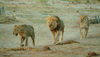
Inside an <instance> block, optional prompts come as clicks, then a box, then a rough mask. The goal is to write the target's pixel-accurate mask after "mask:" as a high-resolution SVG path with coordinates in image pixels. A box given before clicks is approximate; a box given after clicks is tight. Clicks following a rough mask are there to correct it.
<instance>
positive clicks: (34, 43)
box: [31, 36, 35, 46]
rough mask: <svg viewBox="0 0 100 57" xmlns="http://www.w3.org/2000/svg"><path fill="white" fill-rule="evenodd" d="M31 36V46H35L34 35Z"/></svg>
mask: <svg viewBox="0 0 100 57" xmlns="http://www.w3.org/2000/svg"><path fill="white" fill-rule="evenodd" d="M31 38H32V43H33V46H35V36H31Z"/></svg>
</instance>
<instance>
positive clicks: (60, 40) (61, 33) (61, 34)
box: [59, 31, 64, 43]
mask: <svg viewBox="0 0 100 57" xmlns="http://www.w3.org/2000/svg"><path fill="white" fill-rule="evenodd" d="M63 33H64V31H61V38H60V40H59V42H60V43H61V42H62V40H63Z"/></svg>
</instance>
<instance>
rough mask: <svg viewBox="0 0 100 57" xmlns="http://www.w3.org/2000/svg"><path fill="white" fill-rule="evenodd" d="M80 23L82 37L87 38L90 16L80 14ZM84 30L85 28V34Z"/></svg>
mask: <svg viewBox="0 0 100 57" xmlns="http://www.w3.org/2000/svg"><path fill="white" fill-rule="evenodd" d="M79 24H80V35H81V38H80V39H83V38H87V34H88V30H89V20H88V16H80V21H79ZM82 30H84V32H85V34H83V33H84V32H83V31H82Z"/></svg>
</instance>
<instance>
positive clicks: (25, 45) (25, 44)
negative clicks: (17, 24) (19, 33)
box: [24, 37, 28, 47]
mask: <svg viewBox="0 0 100 57" xmlns="http://www.w3.org/2000/svg"><path fill="white" fill-rule="evenodd" d="M27 45H28V38H27V37H26V38H25V41H24V47H27Z"/></svg>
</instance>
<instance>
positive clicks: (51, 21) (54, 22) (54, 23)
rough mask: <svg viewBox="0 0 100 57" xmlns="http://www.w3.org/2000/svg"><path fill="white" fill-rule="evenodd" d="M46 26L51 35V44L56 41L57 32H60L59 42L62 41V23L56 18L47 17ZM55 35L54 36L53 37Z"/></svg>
mask: <svg viewBox="0 0 100 57" xmlns="http://www.w3.org/2000/svg"><path fill="white" fill-rule="evenodd" d="M47 26H48V28H49V29H50V31H51V33H52V35H53V43H54V44H55V43H56V40H57V39H58V36H59V32H61V38H60V40H59V42H61V41H62V40H63V33H64V23H63V21H62V20H61V19H60V18H59V17H58V16H49V17H47ZM55 34H56V36H55Z"/></svg>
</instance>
